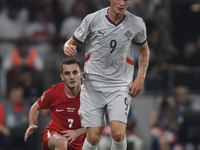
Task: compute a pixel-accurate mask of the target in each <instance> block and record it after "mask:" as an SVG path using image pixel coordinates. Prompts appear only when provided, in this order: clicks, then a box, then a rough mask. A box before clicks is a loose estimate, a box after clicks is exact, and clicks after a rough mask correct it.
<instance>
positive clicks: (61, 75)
mask: <svg viewBox="0 0 200 150" xmlns="http://www.w3.org/2000/svg"><path fill="white" fill-rule="evenodd" d="M60 77H61V80H62V81H64V78H63V74H62V73H61V74H60Z"/></svg>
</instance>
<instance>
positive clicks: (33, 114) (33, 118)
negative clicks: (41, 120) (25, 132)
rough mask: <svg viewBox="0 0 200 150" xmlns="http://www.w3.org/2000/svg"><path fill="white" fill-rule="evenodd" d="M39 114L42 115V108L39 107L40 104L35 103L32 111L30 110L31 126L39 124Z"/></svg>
mask: <svg viewBox="0 0 200 150" xmlns="http://www.w3.org/2000/svg"><path fill="white" fill-rule="evenodd" d="M39 113H40V107H39V105H38V102H35V103H34V104H33V105H32V107H31V109H30V113H29V126H31V125H36V124H37V120H38V115H39Z"/></svg>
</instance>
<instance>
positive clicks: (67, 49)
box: [63, 42, 77, 56]
mask: <svg viewBox="0 0 200 150" xmlns="http://www.w3.org/2000/svg"><path fill="white" fill-rule="evenodd" d="M63 50H64V53H65V55H67V56H74V55H76V52H77V50H76V46H75V45H69V44H68V43H67V42H66V43H65V44H64V46H63Z"/></svg>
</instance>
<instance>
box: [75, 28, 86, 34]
mask: <svg viewBox="0 0 200 150" xmlns="http://www.w3.org/2000/svg"><path fill="white" fill-rule="evenodd" d="M84 31H85V29H84V28H83V27H79V28H78V30H77V33H78V34H79V35H80V36H81V35H82V34H83V33H84Z"/></svg>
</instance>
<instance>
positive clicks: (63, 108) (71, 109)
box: [52, 101, 80, 114]
mask: <svg viewBox="0 0 200 150" xmlns="http://www.w3.org/2000/svg"><path fill="white" fill-rule="evenodd" d="M79 107H80V104H79V103H78V102H73V101H69V102H57V103H55V104H54V106H53V108H52V109H53V110H54V112H56V113H57V114H77V112H78V110H79Z"/></svg>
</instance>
